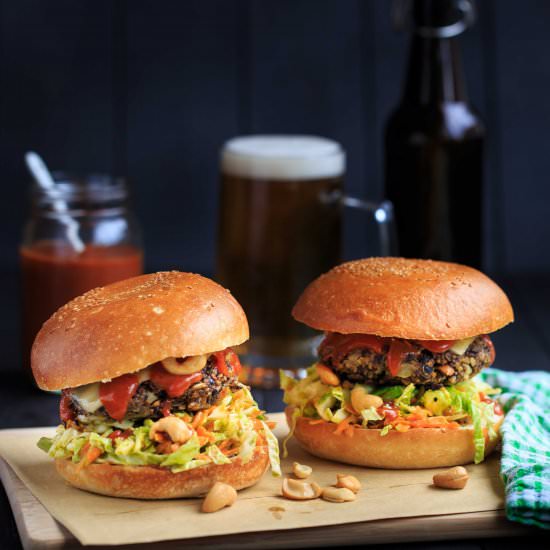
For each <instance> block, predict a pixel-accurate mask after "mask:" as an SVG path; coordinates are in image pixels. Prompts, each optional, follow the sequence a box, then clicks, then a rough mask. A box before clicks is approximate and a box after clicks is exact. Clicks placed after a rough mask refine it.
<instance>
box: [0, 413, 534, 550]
mask: <svg viewBox="0 0 550 550" xmlns="http://www.w3.org/2000/svg"><path fill="white" fill-rule="evenodd" d="M273 416H275V418H276V419H277V420H280V418H277V417H278V416H279V415H273ZM300 459H302V457H300ZM333 466H334V465H333V463H326V467H327V468H333ZM345 468H346V467H345V466H344V467H342V469H343V470H345ZM411 475H412V474H411ZM0 477H1V479H2V482H3V484H4V486H5V488H6V493H7V494H8V498H9V500H10V503H11V507H12V510H13V513H14V516H15V520H16V523H17V527H18V530H19V534H20V537H21V541H22V544H23V547H24V548H25V549H34V548H61V547H63V548H72V547H80V543H79V542H78V541H77V540H76V538H75V537H74V536H73V535H72V534H71V533H70V532H69V531H68V530H67V529H65V528H64V527H63V526H62V525H61V524H60V523H58V522H57V521H56V520H55V519H54V518H53V517H52V516H51V515H50V514H49V513H48V511H47V510H46V509H45V508H44V506H42V504H41V503H40V502H39V501H38V500H37V499H36V498H35V497H34V496H33V495H32V493H31V492H30V491H29V489H28V488H27V487H26V486H25V485H24V484H23V482H22V481H21V480H20V479H19V478H18V477H17V475H16V474H15V473H14V471H13V470H12V469H11V468H10V466H9V465H8V464H7V463H6V462H5V461H3V460H1V459H0ZM388 498H391V495H390V494H388ZM286 502H288V501H286ZM284 503H285V501H282V504H283V505H284ZM280 504H281V503H280ZM334 506H335V508H334V513H341V512H340V511H342V512H344V508H339V507H340V506H342V505H334ZM281 510H284V508H281ZM287 513H288V512H287ZM344 513H345V512H344ZM272 514H273V516H274V518H275V519H276V520H277V519H281V518H280V517H278V515H279V516H281V515H282V514H281V512H279V511H278V510H277V509H275V508H274V509H273V512H272ZM213 517H214V516H213ZM183 519H184V518H183V517H182V520H183ZM532 532H533V529H530V528H528V527H524V526H521V525H519V524H515V523H512V522H509V521H507V520H506V518H505V516H504V512H503V511H502V510H490V511H483V512H469V513H455V514H445V515H425V516H417V517H412V518H411V517H408V518H395V519H382V520H381V519H378V520H371V521H360V522H354V523H345V524H341V525H328V526H323V525H317V526H315V527H309V528H295V529H284V528H283V529H281V528H280V527H279V528H278V529H277V530H272V529H271V530H270V529H269V528H268V529H267V530H265V531H257V532H249V533H239V534H227V535H223V536H212V537H202V538H194V539H187V540H185V541H177V540H174V541H167V542H162V543H155V544H151V543H149V544H146V545H145V544H143V545H132V546H131V547H130V546H128V548H131V549H132V550H137V549H138V548H159V549H160V548H167V549H168V548H176V547H181V545H182V544H185V545H186V546H192V547H199V546H204V545H213V546H215V547H220V548H228V549H229V548H240V549H242V548H259V547H261V548H289V547H318V546H328V545H334V546H342V545H349V544H377V543H390V542H409V541H427V540H445V539H447V540H452V539H459V538H474V539H475V538H482V537H504V536H517V535H521V534H525V533H532Z"/></svg>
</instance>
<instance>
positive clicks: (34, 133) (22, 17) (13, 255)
mask: <svg viewBox="0 0 550 550" xmlns="http://www.w3.org/2000/svg"><path fill="white" fill-rule="evenodd" d="M478 12H479V19H478V23H477V24H476V26H475V27H474V28H473V29H472V30H471V31H469V32H467V33H466V34H465V35H464V36H463V37H462V38H461V44H462V51H463V56H464V65H465V69H466V74H467V82H468V88H469V92H470V96H471V98H472V102H473V103H474V104H475V105H476V106H477V107H478V108H479V110H480V111H481V112H482V114H483V116H484V118H485V120H486V122H487V126H488V133H489V136H488V154H487V181H486V183H487V201H486V205H485V214H486V216H485V219H486V235H485V245H486V251H487V253H486V267H487V269H489V270H490V271H492V272H501V273H514V272H526V271H527V272H528V271H541V270H548V271H550V254H549V253H548V251H547V243H548V242H550V222H549V221H548V217H549V214H550V186H549V185H548V183H547V181H548V174H549V173H550V154H549V152H550V129H549V128H550V102H549V101H548V97H549V96H550V63H548V53H549V52H550V33H548V28H549V24H550V3H549V2H546V1H541V0H524V1H523V2H521V3H518V2H516V1H514V0H501V1H498V2H497V1H496V0H482V1H480V2H478ZM407 50H408V40H407V37H406V36H405V35H404V34H398V33H395V32H394V31H393V29H392V27H391V19H390V2H388V1H385V0H363V1H360V0H262V1H260V0H256V1H254V0H185V1H175V0H156V1H144V0H134V1H131V2H129V1H120V0H115V1H112V0H80V1H78V2H75V1H74V0H49V1H47V2H46V1H40V0H17V1H14V0H12V1H8V0H3V1H2V3H1V44H0V56H1V57H0V77H1V85H0V101H1V104H0V109H1V110H0V139H1V143H0V145H1V152H0V154H1V158H0V161H1V167H2V173H1V177H2V180H3V186H2V189H3V197H2V200H1V201H0V219H1V220H2V231H1V234H0V246H1V250H2V254H1V255H0V264H1V265H2V267H3V268H4V269H5V270H9V271H15V268H16V265H17V251H16V247H17V243H18V240H19V236H20V231H21V226H22V224H23V220H24V217H25V215H26V210H27V197H26V192H27V187H28V176H27V174H26V172H25V169H24V166H23V161H22V158H23V153H24V152H25V151H26V150H27V149H30V148H33V149H35V150H37V151H39V152H40V153H41V154H42V155H43V156H44V157H45V159H46V160H47V162H48V164H49V165H50V166H51V167H52V168H54V169H68V170H81V171H114V172H116V173H118V174H125V175H127V177H128V178H129V181H130V182H131V185H132V187H133V190H134V196H135V203H136V207H137V210H138V214H139V217H140V219H141V222H142V224H143V226H144V228H145V237H146V252H147V258H148V266H149V268H150V269H157V268H168V267H178V268H181V269H191V270H198V271H202V272H210V271H211V270H212V268H213V258H214V250H215V221H216V208H217V174H218V151H219V148H220V146H221V144H222V143H223V142H224V140H226V139H227V138H229V137H231V136H233V135H236V134H242V133H259V132H264V133H265V132H296V133H297V132H300V133H314V134H320V135H325V136H329V137H332V138H334V139H336V140H338V141H340V142H341V143H342V144H343V145H344V147H345V149H346V150H347V151H348V153H349V170H348V178H347V185H348V188H349V190H350V191H352V192H354V193H357V194H362V195H366V196H370V197H374V198H380V197H381V196H382V177H383V174H382V170H381V166H382V162H381V155H382V145H381V143H382V141H381V136H382V131H383V125H384V121H385V120H386V117H387V115H388V112H389V110H390V109H391V108H392V107H393V106H394V105H395V103H396V102H397V100H398V98H399V95H400V88H401V82H402V76H403V71H404V62H405V60H406V54H407Z"/></svg>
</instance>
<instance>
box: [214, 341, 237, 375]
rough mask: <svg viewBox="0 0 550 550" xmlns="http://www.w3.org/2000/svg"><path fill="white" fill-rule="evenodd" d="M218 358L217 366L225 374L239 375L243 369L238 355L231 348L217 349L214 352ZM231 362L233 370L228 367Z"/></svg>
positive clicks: (216, 358)
mask: <svg viewBox="0 0 550 550" xmlns="http://www.w3.org/2000/svg"><path fill="white" fill-rule="evenodd" d="M213 355H214V358H215V360H216V368H217V369H218V370H219V371H220V372H221V373H222V374H223V375H225V376H232V375H234V376H239V374H240V373H241V370H242V365H241V362H240V361H239V357H238V355H237V354H236V353H235V352H234V351H233V350H232V349H231V348H227V349H224V350H223V351H217V352H216V353H214V354H213ZM227 363H229V365H230V367H231V369H232V371H233V372H231V371H230V370H229V368H228V367H227Z"/></svg>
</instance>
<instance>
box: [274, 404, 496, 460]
mask: <svg viewBox="0 0 550 550" xmlns="http://www.w3.org/2000/svg"><path fill="white" fill-rule="evenodd" d="M292 411H293V407H287V408H286V410H285V413H286V418H287V423H288V425H289V426H290V425H291V423H292ZM502 418H504V417H502ZM501 423H502V419H500V420H499V422H498V424H497V425H496V429H497V431H498V429H499V428H500V425H501ZM335 429H336V424H333V423H331V422H322V423H319V424H310V423H309V419H307V418H304V417H298V418H297V419H296V429H295V431H294V437H295V438H296V440H297V441H298V443H299V444H300V445H301V446H302V447H303V448H304V449H305V450H306V451H308V452H309V453H311V454H312V455H315V456H318V457H321V458H326V459H328V460H334V461H336V462H344V463H346V464H353V465H355V466H368V467H370V468H385V469H390V470H393V469H421V468H441V467H448V466H460V465H462V464H469V463H471V462H473V461H474V453H475V449H474V441H473V433H472V432H473V428H471V427H464V428H460V429H458V430H456V429H455V430H446V429H445V428H413V429H411V430H409V431H408V432H401V433H400V432H396V431H393V430H390V431H389V432H388V433H387V434H386V435H385V436H381V435H380V432H381V430H375V429H369V428H359V429H355V431H354V435H353V437H348V436H346V435H345V434H334V431H335ZM498 439H499V438H496V439H494V440H493V441H489V439H488V437H486V438H485V456H486V457H487V456H488V455H489V454H490V453H492V452H493V451H494V449H495V447H496V444H497V442H498Z"/></svg>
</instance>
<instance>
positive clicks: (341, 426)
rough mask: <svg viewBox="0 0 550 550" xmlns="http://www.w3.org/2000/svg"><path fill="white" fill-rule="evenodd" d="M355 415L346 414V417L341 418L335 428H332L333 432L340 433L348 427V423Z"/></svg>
mask: <svg viewBox="0 0 550 550" xmlns="http://www.w3.org/2000/svg"><path fill="white" fill-rule="evenodd" d="M354 418H355V417H354V416H351V415H350V416H348V417H346V418H344V420H342V421H341V422H339V423H338V425H337V426H336V429H335V430H334V433H335V434H340V433H342V432H344V431H345V430H346V429H347V428H348V427H349V423H350V422H351V421H352V420H353V419H354Z"/></svg>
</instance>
